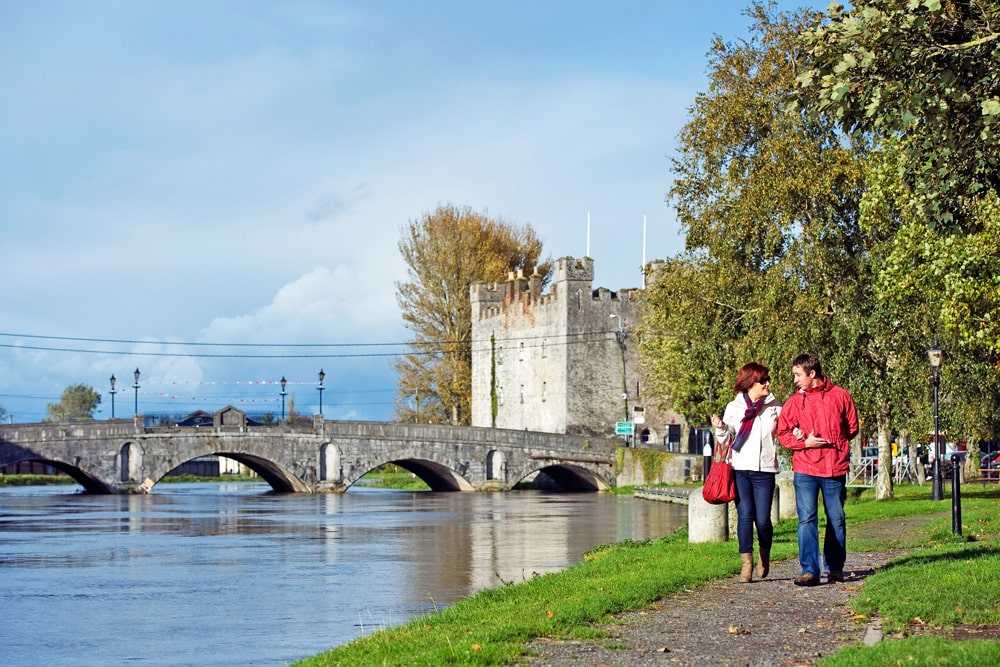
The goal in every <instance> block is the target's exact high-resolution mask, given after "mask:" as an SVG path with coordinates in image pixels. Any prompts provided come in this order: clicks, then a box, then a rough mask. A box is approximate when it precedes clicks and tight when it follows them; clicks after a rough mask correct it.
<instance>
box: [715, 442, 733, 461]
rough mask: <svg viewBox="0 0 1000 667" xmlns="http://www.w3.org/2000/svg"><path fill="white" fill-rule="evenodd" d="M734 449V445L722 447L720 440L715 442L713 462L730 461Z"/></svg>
mask: <svg viewBox="0 0 1000 667" xmlns="http://www.w3.org/2000/svg"><path fill="white" fill-rule="evenodd" d="M731 448H732V443H730V444H728V445H722V443H720V442H719V441H718V440H716V441H715V450H714V451H713V452H712V462H713V463H718V462H720V461H726V460H728V459H729V450H730V449H731Z"/></svg>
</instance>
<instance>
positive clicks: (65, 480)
mask: <svg viewBox="0 0 1000 667" xmlns="http://www.w3.org/2000/svg"><path fill="white" fill-rule="evenodd" d="M60 484H76V480H75V479H73V478H72V477H70V476H69V475H0V486H54V485H60Z"/></svg>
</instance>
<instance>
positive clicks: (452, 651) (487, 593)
mask: <svg viewBox="0 0 1000 667" xmlns="http://www.w3.org/2000/svg"><path fill="white" fill-rule="evenodd" d="M897 492H898V493H897V498H896V499H894V500H891V501H885V502H875V501H874V499H873V496H872V494H871V492H870V491H866V492H865V493H862V494H860V496H858V497H855V498H852V499H850V500H849V504H848V508H847V513H848V521H849V525H850V526H852V529H853V530H854V531H855V534H857V535H859V537H858V538H857V539H854V538H849V539H851V542H850V544H849V547H850V548H852V549H876V550H886V549H897V548H910V549H914V548H916V549H917V551H914V552H912V553H911V554H910V555H909V556H907V557H906V558H903V559H900V562H899V563H893V564H891V566H890V567H888V568H886V572H885V573H882V572H880V573H878V574H876V575H873V576H872V577H870V578H869V583H868V584H866V586H865V588H864V589H863V590H864V595H865V600H864V604H866V605H868V607H859V613H860V614H870V613H875V611H877V612H878V613H879V614H880V615H881V616H882V617H883V619H885V622H886V623H887V624H889V625H891V624H893V623H897V622H898V623H900V624H903V625H905V623H906V622H908V620H906V619H907V617H908V616H910V615H911V614H913V613H915V612H914V611H913V610H914V609H916V607H914V608H910V607H906V606H901V607H899V608H898V611H897V610H896V607H893V606H892V604H891V603H892V601H893V600H895V599H897V598H899V597H900V596H899V595H898V589H895V588H894V586H895V584H894V583H893V581H892V580H889V581H888V582H887V583H884V584H883V583H882V582H880V581H879V580H880V578H882V577H885V576H890V575H891V576H893V577H900V578H903V579H905V578H907V574H909V575H910V577H918V578H921V579H922V580H923V582H924V583H923V588H924V589H926V590H925V592H924V594H925V595H927V596H933V594H934V593H935V592H940V591H939V589H938V588H936V587H934V586H928V583H927V582H928V580H927V576H926V573H925V572H923V571H922V570H921V569H920V568H924V567H928V566H930V565H932V566H934V569H935V572H934V576H935V577H938V576H941V575H942V574H943V572H944V570H949V571H952V572H953V573H954V576H958V577H959V578H960V579H961V575H960V574H959V573H960V572H961V571H965V570H969V571H970V572H977V573H978V572H986V571H992V572H997V571H1000V570H998V568H997V566H998V565H1000V560H998V555H997V546H998V537H997V535H998V534H1000V518H998V517H997V516H996V515H997V502H996V501H997V498H998V497H1000V494H998V493H997V491H994V490H980V489H977V488H975V487H969V488H968V489H966V490H965V494H966V497H965V499H964V504H963V517H964V519H965V521H964V523H965V525H966V526H967V530H966V531H965V532H966V535H965V536H964V537H956V536H952V535H951V532H950V527H951V523H950V517H947V518H939V519H934V520H932V521H931V522H929V523H928V524H927V525H926V526H925V527H924V528H922V529H921V532H920V533H919V534H913V533H905V532H896V533H894V534H889V535H880V536H876V537H862V536H863V535H864V531H863V530H861V528H862V526H863V524H864V522H871V521H876V520H883V519H892V518H896V517H904V516H909V515H922V514H939V513H941V511H942V509H945V510H946V509H947V508H948V507H950V506H949V505H947V504H946V503H940V502H937V503H935V502H932V501H930V500H926V499H925V497H929V494H930V490H929V487H926V486H925V487H922V488H921V487H917V488H914V489H913V490H912V491H911V490H910V489H909V487H899V488H898V489H897ZM850 534H851V533H850V532H849V535H850ZM795 540H796V537H795V521H789V520H786V521H782V522H781V523H780V524H779V525H778V526H777V527H776V531H775V543H774V546H773V550H772V554H773V557H774V558H775V559H782V558H790V557H793V556H795V555H796V554H797V549H796V543H795ZM733 549H734V546H733V543H732V542H730V543H723V544H688V542H687V531H686V529H681V530H680V531H678V532H677V533H676V534H674V535H671V536H669V537H667V538H664V539H662V540H657V541H653V542H631V541H626V542H620V543H618V544H615V545H608V546H603V547H598V548H596V549H594V550H593V551H591V552H589V553H588V554H586V555H585V557H584V560H583V562H582V563H579V564H577V565H574V566H572V567H569V568H567V569H565V570H563V571H561V572H556V573H551V574H545V575H539V576H535V577H533V578H532V579H530V580H528V581H525V582H523V583H520V584H509V585H504V586H501V587H499V588H495V589H490V590H484V591H481V592H479V593H478V594H476V595H474V596H472V597H470V598H467V599H465V600H462V601H460V602H457V603H455V604H454V605H452V606H450V607H448V608H446V609H443V610H441V611H440V612H438V613H435V614H430V615H427V616H423V617H421V618H418V619H415V620H413V621H411V622H409V623H407V624H405V625H401V626H399V627H394V628H389V629H385V630H381V631H378V632H375V633H373V634H370V635H368V636H365V637H361V638H359V639H357V640H355V641H352V642H350V643H348V644H345V645H343V646H340V647H337V648H335V649H333V650H331V651H328V652H325V653H323V654H321V655H318V656H315V657H313V658H309V659H306V660H303V661H300V662H298V663H296V665H298V666H299V667H319V666H332V665H428V666H430V665H441V664H451V665H508V664H512V663H515V662H516V661H517V660H518V658H519V657H521V656H522V655H523V650H524V649H523V645H524V643H525V642H528V641H530V640H532V639H534V638H536V637H540V636H549V637H563V638H569V637H575V638H588V637H599V636H601V633H600V631H599V630H597V629H596V628H595V627H594V624H596V623H600V622H602V621H607V620H608V618H609V615H610V614H615V613H619V612H621V611H624V610H628V609H639V608H643V607H646V606H648V605H649V604H650V603H651V602H653V601H654V600H656V599H658V598H661V597H663V596H665V595H668V594H670V593H672V592H676V591H679V590H683V589H685V588H695V587H698V586H702V585H705V584H707V583H709V582H712V581H713V580H717V579H720V578H725V577H730V576H732V575H734V574H735V573H736V572H737V570H738V569H739V561H738V560H737V559H735V558H734V557H733ZM922 552H926V553H924V556H923V557H922V558H923V560H921V557H920V556H915V554H920V553H922ZM980 561H982V562H980ZM973 562H975V565H974V566H973ZM949 576H951V575H949ZM970 576H971V577H973V578H972V579H970V580H963V583H964V584H965V585H964V587H963V588H962V589H961V591H962V592H958V591H956V592H955V593H954V596H951V597H948V598H947V602H946V604H945V605H940V606H938V607H936V608H929V609H925V608H924V606H923V605H920V606H919V609H920V613H922V614H925V615H924V616H922V617H921V619H922V621H923V622H925V623H931V624H934V623H937V624H940V626H941V627H945V626H947V623H949V622H953V621H950V620H949V619H951V618H952V613H951V612H952V611H953V610H954V609H956V608H957V607H958V606H961V608H962V609H963V610H964V614H963V617H964V618H966V619H972V618H975V619H979V620H976V621H968V620H967V621H965V622H980V623H987V622H988V623H997V622H1000V619H998V618H997V614H1000V611H998V608H1000V605H998V604H997V597H996V596H997V592H998V591H1000V578H998V577H994V578H993V579H994V580H996V581H994V582H991V583H987V584H986V585H985V586H984V585H980V583H982V581H981V579H980V578H979V577H978V575H970ZM946 581H950V580H948V579H946ZM913 587H914V588H920V586H919V584H914V585H913ZM860 602H861V601H859V604H860ZM991 605H992V611H990V610H991ZM948 607H950V610H951V611H949V610H948V609H947V608H948ZM865 609H868V611H865ZM989 619H993V620H989ZM898 641H900V642H905V641H909V640H905V639H904V640H898ZM921 641H923V640H921ZM884 644H886V645H887V644H890V642H884ZM995 644H996V642H984V643H983V645H984V646H985V648H983V649H979V648H977V647H976V646H972V645H971V644H966V645H964V646H963V649H969V650H970V651H971V652H972V653H973V654H974V655H975V656H976V659H977V660H980V662H979V663H978V664H991V663H996V661H995V660H990V659H989V658H988V655H992V654H991V653H989V651H993V650H994V649H995V648H996V646H995ZM876 648H877V649H880V648H881V646H880V647H876ZM918 648H920V649H921V650H923V649H924V648H925V647H924V646H922V645H921V646H919V647H918ZM914 650H916V649H910V651H911V652H912V651H914ZM984 651H985V653H984ZM845 653H846V652H845ZM837 655H838V656H840V654H837ZM835 658H836V656H835ZM875 663H879V664H887V663H886V662H883V661H882V660H881V659H874V658H872V659H866V662H865V664H866V665H867V664H875ZM823 664H824V667H829V665H833V666H834V667H839V666H840V665H841V664H843V665H847V664H854V663H847V662H845V663H836V662H830V663H826V662H824V663H823ZM859 664H860V663H859ZM890 664H894V661H893V663H890ZM900 664H929V663H914V662H912V661H911V662H906V661H904V662H902V663H900ZM935 664H938V663H935ZM947 664H958V663H954V662H949V663H947ZM963 664H964V663H963Z"/></svg>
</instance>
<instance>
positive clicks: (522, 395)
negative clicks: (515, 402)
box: [521, 384, 524, 405]
mask: <svg viewBox="0 0 1000 667" xmlns="http://www.w3.org/2000/svg"><path fill="white" fill-rule="evenodd" d="M521 405H524V385H523V384H522V385H521Z"/></svg>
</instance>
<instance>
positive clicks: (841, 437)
mask: <svg viewBox="0 0 1000 667" xmlns="http://www.w3.org/2000/svg"><path fill="white" fill-rule="evenodd" d="M792 377H793V378H794V380H795V386H796V387H797V389H796V391H795V393H794V394H792V396H791V397H789V398H788V400H787V401H785V403H784V405H781V404H780V403H779V402H778V399H776V398H775V397H774V395H773V394H771V378H770V376H769V374H768V368H767V366H763V365H761V364H758V363H756V362H750V363H747V364H744V365H743V366H742V367H741V368H740V370H739V373H738V374H737V376H736V383H735V385H734V386H733V390H734V391H735V392H736V397H735V398H734V399H733V400H732V401H731V402H730V403H729V404H728V405H727V406H726V409H725V410H724V411H723V414H722V417H721V418H720V417H719V416H718V415H712V426H713V427H714V429H715V438H716V440H717V441H718V442H719V444H721V445H722V446H727V445H728V446H729V447H730V452H731V462H732V466H733V474H734V477H735V479H736V514H737V517H738V519H737V524H736V536H737V541H738V542H739V550H740V558H741V560H742V562H743V565H742V569H741V570H740V579H739V580H740V581H741V582H743V583H749V582H750V581H752V580H753V571H754V562H753V533H754V527H756V529H757V542H758V545H757V546H758V558H757V576H758V577H759V578H761V579H763V578H764V577H766V576H767V574H768V570H769V569H770V561H771V541H772V538H773V535H774V527H773V525H772V523H771V504H772V501H773V499H774V486H775V475H777V473H778V454H777V447H776V442H775V441H777V443H778V444H780V445H781V446H782V447H785V448H786V449H789V450H791V451H792V470H793V472H794V474H795V479H794V486H795V504H796V507H797V508H798V517H799V529H798V542H799V563H800V565H801V567H802V574H801V575H800V576H798V577H796V578H795V580H794V583H795V584H796V585H798V586H815V585H817V584H819V583H820V574H821V570H820V564H821V563H820V546H819V526H818V506H819V494H820V492H822V494H823V508H824V510H825V511H826V532H825V535H824V539H823V557H824V559H825V560H826V566H827V569H828V571H829V575H828V578H829V581H831V582H835V581H840V582H842V581H843V580H844V562H845V560H846V559H847V525H846V520H845V517H844V501H845V499H846V496H847V473H848V470H849V468H850V456H851V450H850V441H851V439H852V438H854V436H855V435H857V433H858V416H857V411H856V410H855V407H854V401H853V399H852V398H851V395H850V394H849V393H848V392H847V391H846V390H845V389H843V388H842V387H839V386H837V385H835V384H833V383H832V382H830V380H829V379H828V378H827V377H826V376H824V375H823V369H822V366H821V364H820V361H819V358H818V357H817V356H816V355H815V354H801V355H799V356H797V357H795V359H794V360H793V361H792Z"/></svg>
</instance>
